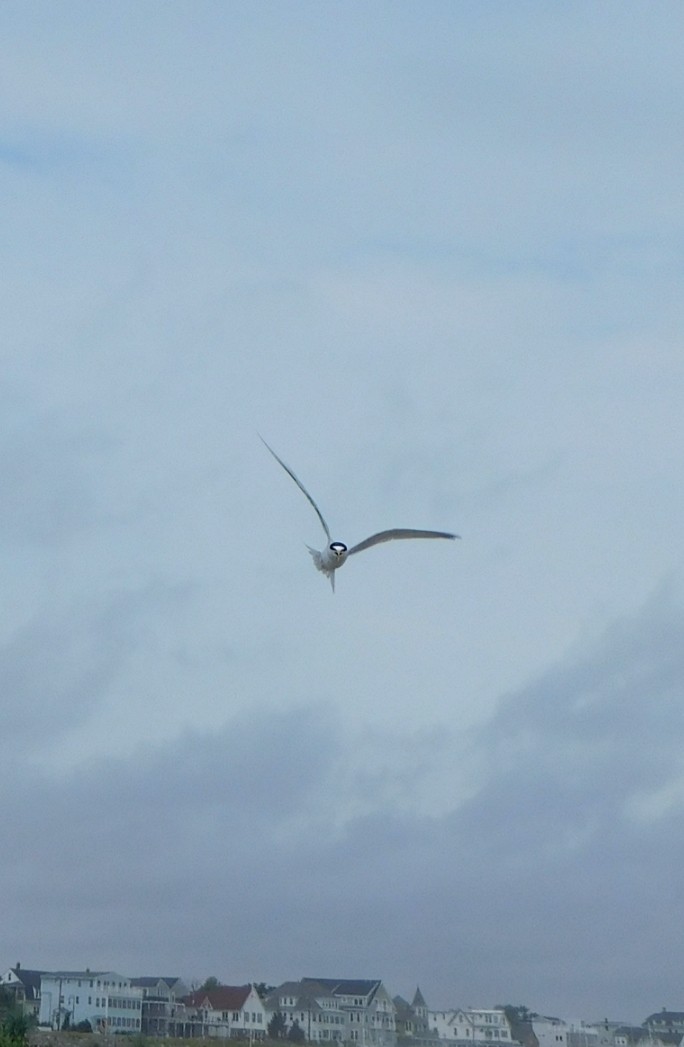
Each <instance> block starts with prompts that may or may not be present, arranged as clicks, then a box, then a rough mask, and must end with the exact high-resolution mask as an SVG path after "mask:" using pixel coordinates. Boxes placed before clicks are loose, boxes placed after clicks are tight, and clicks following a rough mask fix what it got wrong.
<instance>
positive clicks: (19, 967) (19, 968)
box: [14, 960, 21, 971]
mask: <svg viewBox="0 0 684 1047" xmlns="http://www.w3.org/2000/svg"><path fill="white" fill-rule="evenodd" d="M14 969H15V971H20V970H21V964H20V963H19V961H18V960H17V966H16V967H15V968H14Z"/></svg>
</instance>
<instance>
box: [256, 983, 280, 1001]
mask: <svg viewBox="0 0 684 1047" xmlns="http://www.w3.org/2000/svg"><path fill="white" fill-rule="evenodd" d="M254 988H255V989H256V991H257V992H258V994H259V996H260V997H261V999H262V1000H265V999H266V997H267V996H270V995H271V993H272V992H273V990H274V989H275V985H267V984H266V982H254Z"/></svg>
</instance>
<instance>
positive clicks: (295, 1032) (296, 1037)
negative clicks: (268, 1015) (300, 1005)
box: [287, 1019, 306, 1043]
mask: <svg viewBox="0 0 684 1047" xmlns="http://www.w3.org/2000/svg"><path fill="white" fill-rule="evenodd" d="M287 1038H288V1040H289V1041H290V1043H304V1040H305V1039H306V1033H305V1032H304V1030H303V1029H302V1027H301V1025H300V1024H299V1022H298V1021H297V1020H296V1019H295V1020H294V1021H293V1023H292V1025H291V1026H290V1031H289V1032H288V1034H287Z"/></svg>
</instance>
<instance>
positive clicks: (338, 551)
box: [328, 542, 347, 560]
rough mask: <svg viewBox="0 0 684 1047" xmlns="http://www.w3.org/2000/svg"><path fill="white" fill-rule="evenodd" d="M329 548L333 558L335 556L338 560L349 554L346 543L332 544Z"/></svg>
mask: <svg viewBox="0 0 684 1047" xmlns="http://www.w3.org/2000/svg"><path fill="white" fill-rule="evenodd" d="M328 548H329V549H330V552H331V553H332V554H333V556H335V557H336V558H337V559H338V560H339V559H340V558H341V557H343V556H344V555H345V553H346V552H347V546H346V545H345V544H344V542H331V543H330V545H329V546H328Z"/></svg>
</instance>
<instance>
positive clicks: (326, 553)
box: [261, 436, 460, 592]
mask: <svg viewBox="0 0 684 1047" xmlns="http://www.w3.org/2000/svg"><path fill="white" fill-rule="evenodd" d="M261 439H262V441H263V443H264V444H265V445H266V447H267V448H268V450H269V451H270V452H271V454H272V455H273V457H274V458H275V460H276V462H278V463H279V465H281V466H282V467H283V469H284V470H285V472H286V473H287V474H288V476H289V477H290V478H291V479H292V480H294V482H295V483H296V484H297V487H298V488H299V490H300V491H301V492H302V494H303V495H304V496H305V497H306V498H307V500H308V501H309V503H310V504H311V506H312V507H313V509H314V511H315V513H316V515H317V516H318V519H319V520H320V521H321V524H322V526H323V530H324V531H325V533H326V535H327V538H328V545H327V546H326V548H325V549H312V548H311V546H310V545H307V549H308V550H309V552H310V553H311V558H312V560H313V562H314V565H315V566H316V567H317V569H318V570H319V571H321V572H322V573H323V574H324V575H326V577H327V578H329V579H330V584H331V585H332V588H333V592H334V591H335V571H337V570H338V569H339V568H340V567H341V566H342V564H343V563H344V562H345V560H346V559H347V557H349V556H353V555H354V553H360V552H363V550H364V549H370V548H371V546H373V545H380V544H381V543H382V542H390V541H392V540H394V539H399V538H451V539H453V538H459V537H460V535H458V534H451V532H450V531H423V530H416V529H415V528H409V527H394V528H392V529H391V530H389V531H380V532H379V533H378V534H373V535H371V536H370V538H365V539H364V540H363V541H362V542H359V543H358V544H357V545H353V546H352V548H351V549H348V548H347V546H346V545H345V544H344V542H333V541H332V540H331V537H330V528H329V527H328V525H327V523H326V522H325V519H324V517H323V514H322V512H321V510H320V509H319V508H318V506H317V505H316V503H315V502H314V500H313V498H312V497H311V495H310V494H309V492H308V491H307V489H306V487H305V486H304V484H303V483H302V482H301V480H298V479H297V477H296V476H295V474H294V473H293V472H292V470H291V469H290V467H289V466H288V465H285V462H284V461H283V460H282V458H279V457H278V455H277V454H276V453H275V451H274V450H273V448H272V447H269V446H268V444H267V443H266V441H265V440H264V438H263V436H262V437H261Z"/></svg>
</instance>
